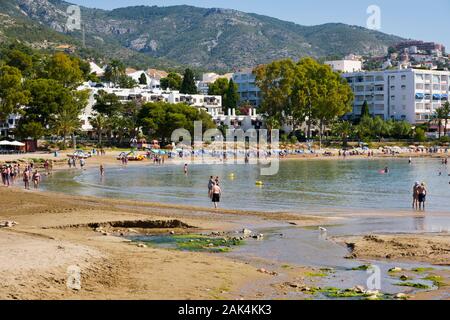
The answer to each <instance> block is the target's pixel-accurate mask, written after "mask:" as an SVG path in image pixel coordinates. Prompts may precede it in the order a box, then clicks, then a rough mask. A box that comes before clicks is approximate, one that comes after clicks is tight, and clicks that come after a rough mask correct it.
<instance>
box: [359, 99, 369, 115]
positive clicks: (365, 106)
mask: <svg viewBox="0 0 450 320" xmlns="http://www.w3.org/2000/svg"><path fill="white" fill-rule="evenodd" d="M364 117H370V111H369V105H368V103H367V100H364V103H363V105H362V107H361V119H362V118H364Z"/></svg>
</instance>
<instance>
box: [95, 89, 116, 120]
mask: <svg viewBox="0 0 450 320" xmlns="http://www.w3.org/2000/svg"><path fill="white" fill-rule="evenodd" d="M95 98H96V104H95V105H94V107H93V109H94V111H96V112H98V113H101V114H103V115H105V116H107V117H112V116H114V115H117V114H119V113H120V112H121V111H122V107H123V105H122V103H121V102H120V100H119V97H117V96H116V95H115V94H114V93H107V92H106V91H104V90H99V91H98V93H97V95H96V96H95Z"/></svg>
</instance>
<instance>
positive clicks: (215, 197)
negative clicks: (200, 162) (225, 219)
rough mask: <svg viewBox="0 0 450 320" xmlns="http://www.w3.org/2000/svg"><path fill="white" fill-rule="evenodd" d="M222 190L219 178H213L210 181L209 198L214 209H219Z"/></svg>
mask: <svg viewBox="0 0 450 320" xmlns="http://www.w3.org/2000/svg"><path fill="white" fill-rule="evenodd" d="M221 195H222V189H221V188H220V182H219V177H213V176H211V177H210V178H209V181H208V196H209V197H210V198H211V200H212V202H213V204H214V208H216V209H217V208H218V206H219V202H220V196H221Z"/></svg>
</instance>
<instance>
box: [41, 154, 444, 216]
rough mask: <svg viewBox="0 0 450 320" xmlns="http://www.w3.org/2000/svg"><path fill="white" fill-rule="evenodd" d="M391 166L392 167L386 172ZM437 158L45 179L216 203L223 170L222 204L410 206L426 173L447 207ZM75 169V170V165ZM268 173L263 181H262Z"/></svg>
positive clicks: (432, 203) (436, 198)
mask: <svg viewBox="0 0 450 320" xmlns="http://www.w3.org/2000/svg"><path fill="white" fill-rule="evenodd" d="M386 166H388V167H389V168H390V173H389V174H380V168H384V167H386ZM439 170H442V168H441V164H440V162H439V161H437V160H434V159H418V160H415V161H414V163H413V164H412V165H409V164H408V161H407V160H402V159H383V160H380V159H378V160H342V161H335V160H310V161H302V160H300V161H282V162H281V164H280V171H279V173H278V174H277V175H274V176H260V175H259V174H260V170H259V167H258V166H256V165H191V166H190V167H189V174H188V175H185V174H184V172H183V168H182V167H180V166H173V165H168V166H153V165H150V164H148V165H143V166H137V167H128V168H117V167H116V168H108V171H107V174H106V176H105V177H104V179H100V178H99V175H98V172H97V170H96V169H95V170H94V169H92V170H87V171H84V172H80V171H72V172H58V173H55V175H54V177H53V178H51V179H48V180H46V181H44V184H43V186H44V187H45V188H47V189H48V190H53V191H62V192H67V193H71V194H83V195H93V196H102V197H120V198H128V199H137V200H146V201H155V202H166V203H177V204H185V205H197V206H210V205H211V203H210V200H209V198H208V197H207V184H208V180H209V177H210V176H219V178H220V181H221V188H222V190H223V197H222V203H221V207H223V208H227V209H247V210H263V211H295V212H299V211H301V212H305V211H307V212H313V211H320V212H324V211H325V212H326V211H328V210H329V211H332V210H334V211H335V210H336V209H338V210H355V209H374V210H377V209H379V210H389V209H392V210H400V209H403V210H406V209H409V208H410V205H411V192H412V185H413V184H414V182H415V181H424V182H425V183H426V185H427V188H428V191H429V196H428V203H427V212H430V211H444V212H446V211H448V210H449V209H448V208H449V207H450V186H449V184H448V181H447V180H448V178H447V177H443V176H439V175H438V172H439ZM75 172H76V173H75ZM256 181H262V182H263V183H264V185H263V186H257V185H256V184H255V182H256Z"/></svg>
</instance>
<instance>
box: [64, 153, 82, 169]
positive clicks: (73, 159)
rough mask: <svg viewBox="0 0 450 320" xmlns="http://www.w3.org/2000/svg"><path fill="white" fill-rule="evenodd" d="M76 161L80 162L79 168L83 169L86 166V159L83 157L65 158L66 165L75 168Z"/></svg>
mask: <svg viewBox="0 0 450 320" xmlns="http://www.w3.org/2000/svg"><path fill="white" fill-rule="evenodd" d="M77 161H78V162H79V163H80V168H81V169H84V167H85V166H86V159H85V158H82V157H80V158H78V157H76V156H73V157H70V158H69V159H68V160H67V165H68V166H69V168H72V167H73V168H76V167H77Z"/></svg>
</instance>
